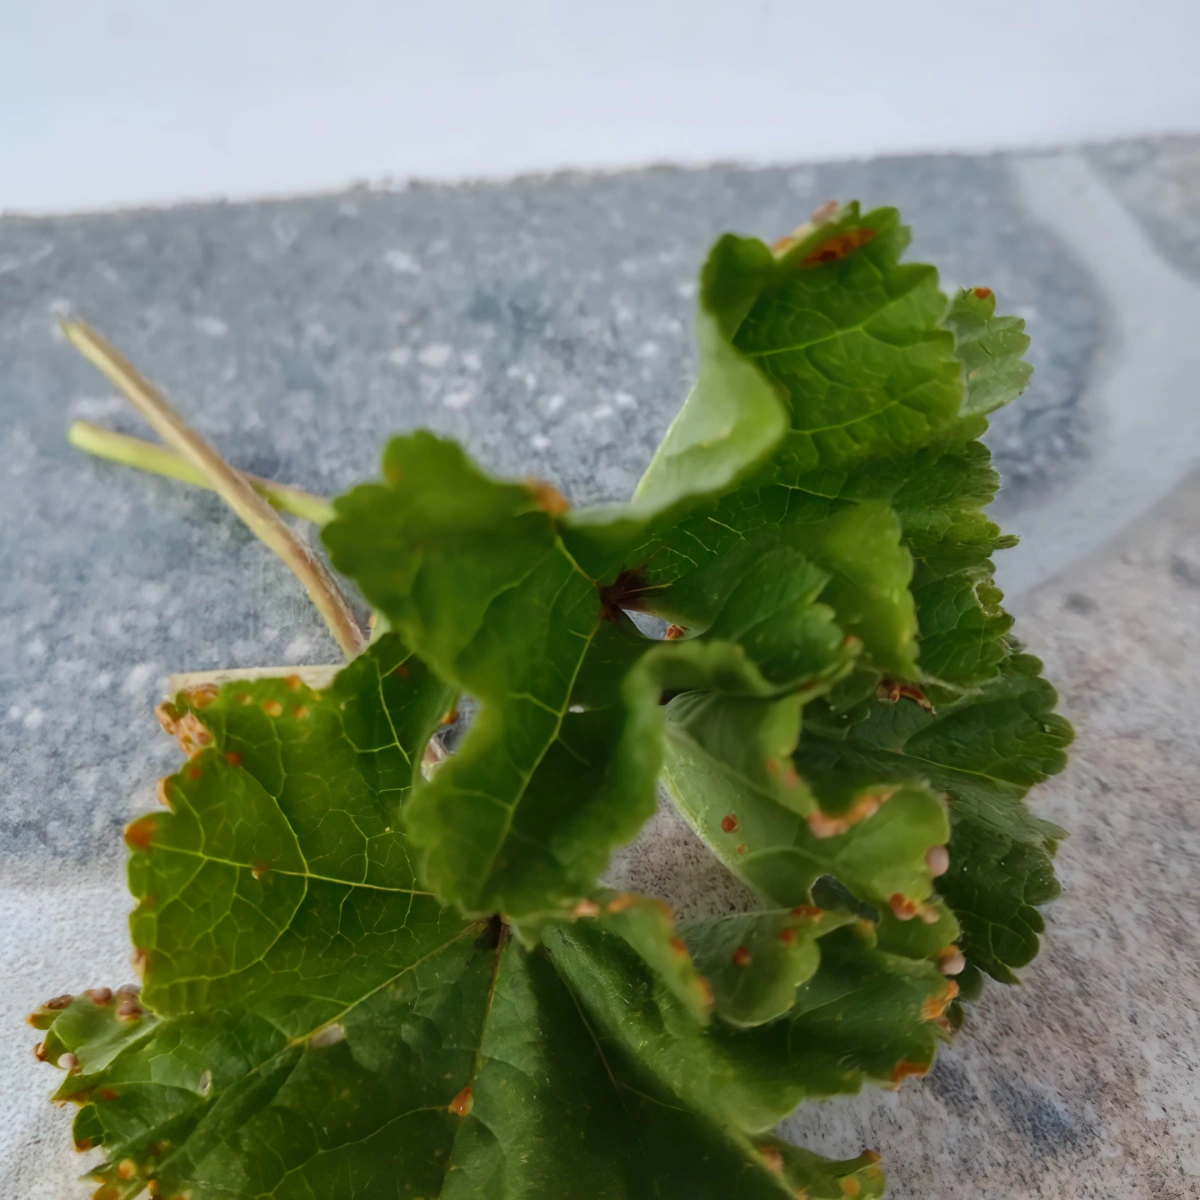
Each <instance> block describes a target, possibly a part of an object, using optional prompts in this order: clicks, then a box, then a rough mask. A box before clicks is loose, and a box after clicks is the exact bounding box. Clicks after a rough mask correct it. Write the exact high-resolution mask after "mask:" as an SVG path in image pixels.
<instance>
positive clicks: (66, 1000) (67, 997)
mask: <svg viewBox="0 0 1200 1200" xmlns="http://www.w3.org/2000/svg"><path fill="white" fill-rule="evenodd" d="M74 999H75V997H74V996H72V995H71V994H70V992H64V993H63V994H62V995H61V996H55V997H54V998H53V999H52V1000H47V1001H46V1003H45V1004H43V1005H42V1008H48V1009H50V1010H51V1011H54V1010H56V1009H60V1008H66V1007H67V1006H68V1005H69V1004H70V1003H71V1001H72V1000H74Z"/></svg>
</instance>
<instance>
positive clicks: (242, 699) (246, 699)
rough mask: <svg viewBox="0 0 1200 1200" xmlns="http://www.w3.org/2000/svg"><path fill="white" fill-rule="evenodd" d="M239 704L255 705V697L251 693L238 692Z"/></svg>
mask: <svg viewBox="0 0 1200 1200" xmlns="http://www.w3.org/2000/svg"><path fill="white" fill-rule="evenodd" d="M237 702H238V703H239V704H253V703H254V697H253V696H252V695H250V693H249V692H238V694H237Z"/></svg>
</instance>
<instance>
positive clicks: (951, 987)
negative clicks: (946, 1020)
mask: <svg viewBox="0 0 1200 1200" xmlns="http://www.w3.org/2000/svg"><path fill="white" fill-rule="evenodd" d="M957 995H958V984H957V983H955V982H954V980H953V979H947V980H946V986H945V987H944V988H943V989H942V990H941V991H940V992H938V993H937V994H936V995H933V996H926V998H925V1002H924V1003H923V1004H922V1005H921V1016H923V1017H924V1018H925V1020H926V1021H936V1020H937V1019H938V1018H939V1017H941V1016H942V1014H943V1013H944V1012H945V1011H946V1009H947V1008H949V1007H950V1001H951V1000H953V999H954V997H955V996H957Z"/></svg>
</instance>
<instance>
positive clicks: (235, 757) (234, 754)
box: [225, 750, 242, 767]
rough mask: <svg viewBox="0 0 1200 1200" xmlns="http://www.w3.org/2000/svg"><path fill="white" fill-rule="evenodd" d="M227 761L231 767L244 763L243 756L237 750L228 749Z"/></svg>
mask: <svg viewBox="0 0 1200 1200" xmlns="http://www.w3.org/2000/svg"><path fill="white" fill-rule="evenodd" d="M225 761H226V762H227V763H228V764H229V765H230V766H231V767H240V766H241V765H242V756H241V754H240V753H239V752H238V751H237V750H226V751H225Z"/></svg>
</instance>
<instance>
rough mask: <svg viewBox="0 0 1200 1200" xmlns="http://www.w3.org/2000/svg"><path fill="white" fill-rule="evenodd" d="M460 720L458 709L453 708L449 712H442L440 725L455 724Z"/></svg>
mask: <svg viewBox="0 0 1200 1200" xmlns="http://www.w3.org/2000/svg"><path fill="white" fill-rule="evenodd" d="M457 720H458V709H457V708H452V709H451V710H450V711H449V712H445V713H442V719H441V720H440V721H439V722H438V724H439V725H453V724H454V722H455V721H457Z"/></svg>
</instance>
